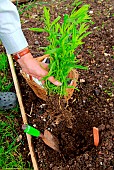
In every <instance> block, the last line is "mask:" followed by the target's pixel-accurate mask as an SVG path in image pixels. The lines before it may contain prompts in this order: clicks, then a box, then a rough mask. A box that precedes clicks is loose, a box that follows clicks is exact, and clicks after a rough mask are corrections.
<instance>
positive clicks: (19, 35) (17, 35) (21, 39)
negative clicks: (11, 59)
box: [0, 29, 28, 54]
mask: <svg viewBox="0 0 114 170" xmlns="http://www.w3.org/2000/svg"><path fill="white" fill-rule="evenodd" d="M0 38H1V40H2V43H3V45H4V47H5V49H6V52H7V53H8V54H13V53H16V52H18V51H21V50H22V49H24V48H26V47H27V46H28V43H27V41H26V38H25V36H24V34H23V32H22V30H21V29H18V30H17V31H15V32H13V33H11V34H2V36H0Z"/></svg>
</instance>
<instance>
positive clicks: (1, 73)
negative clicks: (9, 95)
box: [0, 53, 13, 92]
mask: <svg viewBox="0 0 114 170" xmlns="http://www.w3.org/2000/svg"><path fill="white" fill-rule="evenodd" d="M12 85H13V83H12V82H11V81H10V79H8V61H7V56H6V54H4V53H1V54H0V91H3V92H5V91H9V90H10V89H11V87H12Z"/></svg>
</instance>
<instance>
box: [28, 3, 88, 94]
mask: <svg viewBox="0 0 114 170" xmlns="http://www.w3.org/2000/svg"><path fill="white" fill-rule="evenodd" d="M79 4H80V3H79ZM79 4H78V5H79ZM88 10H89V5H83V6H82V7H81V8H79V9H78V10H76V8H74V9H73V10H72V12H71V14H70V15H68V14H64V18H63V22H62V23H61V24H60V22H59V21H60V19H61V17H60V16H58V17H57V18H55V20H54V21H52V22H51V16H50V11H49V9H48V8H46V7H44V23H45V26H44V28H31V29H30V30H32V31H37V32H47V33H48V37H47V40H48V42H49V45H48V46H47V47H46V48H45V53H46V54H49V55H50V64H49V68H50V70H49V73H48V75H47V76H46V77H44V79H45V81H46V83H45V86H46V88H47V89H48V92H49V93H50V92H53V93H58V94H60V95H66V88H72V87H71V86H68V83H67V81H68V74H69V72H70V71H71V70H72V69H83V70H87V69H88V68H87V67H84V66H82V65H80V64H78V60H77V59H76V56H75V55H74V52H75V51H76V49H77V47H78V46H80V45H81V44H83V42H82V40H83V39H84V38H85V37H86V36H88V35H89V34H90V33H91V32H88V31H87V30H88V28H89V25H90V22H91V18H90V16H89V15H88ZM49 76H54V77H55V79H56V80H58V81H60V82H62V86H61V87H58V86H55V85H53V84H52V83H51V82H50V81H48V78H49Z"/></svg>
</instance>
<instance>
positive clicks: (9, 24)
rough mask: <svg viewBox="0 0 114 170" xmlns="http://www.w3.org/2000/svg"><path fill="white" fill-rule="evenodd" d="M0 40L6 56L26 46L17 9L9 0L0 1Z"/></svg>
mask: <svg viewBox="0 0 114 170" xmlns="http://www.w3.org/2000/svg"><path fill="white" fill-rule="evenodd" d="M0 39H1V41H2V43H3V45H4V47H5V48H6V52H7V53H8V54H13V53H15V52H18V51H21V50H22V49H24V48H26V47H27V46H28V43H27V41H26V38H25V36H24V34H23V32H22V29H21V24H20V18H19V14H18V11H17V8H16V6H15V5H14V4H13V3H12V2H11V1H10V0H0Z"/></svg>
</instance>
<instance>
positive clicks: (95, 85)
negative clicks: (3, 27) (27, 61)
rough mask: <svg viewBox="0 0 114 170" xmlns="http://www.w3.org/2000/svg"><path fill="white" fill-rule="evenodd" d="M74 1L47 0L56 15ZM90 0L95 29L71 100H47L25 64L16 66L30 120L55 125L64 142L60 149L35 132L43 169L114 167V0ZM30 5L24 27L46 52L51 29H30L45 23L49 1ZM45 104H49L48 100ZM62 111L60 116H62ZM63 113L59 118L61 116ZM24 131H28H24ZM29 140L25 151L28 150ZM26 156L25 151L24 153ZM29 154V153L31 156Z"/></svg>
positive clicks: (36, 52) (34, 45)
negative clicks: (35, 86) (95, 133)
mask: <svg viewBox="0 0 114 170" xmlns="http://www.w3.org/2000/svg"><path fill="white" fill-rule="evenodd" d="M72 3H73V1H72V0H69V1H68V2H67V1H59V0H56V2H55V1H51V2H48V1H45V2H44V3H43V5H46V6H49V7H50V8H51V16H52V19H54V18H55V17H57V15H58V14H59V15H61V16H62V15H63V14H64V13H69V12H71V10H72V9H73V4H72ZM84 3H90V15H91V16H92V20H93V21H94V24H93V25H92V26H91V28H90V31H92V33H91V34H90V35H89V36H88V37H87V38H86V39H85V40H84V41H85V44H84V45H83V48H82V49H81V48H80V49H78V50H79V51H80V52H79V55H78V58H79V60H80V61H81V64H83V65H85V66H88V67H89V69H88V70H87V71H85V70H84V71H80V70H78V72H79V82H78V89H79V91H76V90H75V92H74V93H73V96H72V97H71V99H70V100H69V103H68V106H67V108H66V109H65V107H63V108H64V109H63V110H60V109H59V103H58V101H59V100H58V98H57V97H55V98H54V99H53V98H52V97H51V98H50V97H49V98H48V100H47V101H46V102H44V101H43V100H41V99H39V98H38V97H36V95H35V94H34V92H33V91H32V90H31V88H30V87H29V86H28V84H27V83H26V81H25V80H24V78H23V77H22V75H21V74H20V68H19V66H18V65H17V66H16V72H17V76H18V80H19V83H20V87H21V92H22V97H23V103H24V106H25V110H26V113H27V116H28V122H29V124H30V125H32V126H34V127H36V128H37V129H39V130H40V131H41V132H43V131H44V130H45V129H48V130H49V131H51V133H52V134H54V135H55V136H56V137H57V138H58V139H59V142H60V145H59V146H60V151H61V153H58V152H56V151H54V150H52V149H51V148H49V147H48V146H47V145H45V144H44V143H43V141H42V140H41V139H40V138H38V139H37V138H33V143H34V148H35V153H36V156H37V162H38V166H39V169H40V170H41V169H42V170H51V169H52V170H57V169H59V170H67V169H68V170H70V169H71V170H80V169H81V170H86V169H88V170H100V169H107V170H113V168H114V145H113V144H114V52H113V50H114V46H113V45H114V44H113V38H114V37H113V34H112V30H113V27H114V20H113V17H114V13H113V4H112V2H111V0H109V1H92V0H90V1H89V2H88V0H84ZM35 4H36V5H34V6H33V7H32V8H31V9H29V11H28V10H27V11H25V12H23V14H22V15H21V20H22V28H23V31H24V33H25V36H26V38H27V39H28V42H29V45H30V48H31V52H32V54H33V56H34V57H37V56H41V55H43V53H44V51H43V50H41V49H40V47H42V46H46V45H47V41H46V34H45V33H34V32H32V31H28V29H27V28H30V27H42V26H43V25H42V21H41V20H40V19H41V18H42V14H43V10H42V8H43V5H42V3H41V2H39V1H36V3H35ZM42 104H45V105H42ZM58 115H60V116H59V117H57V116H58ZM57 118H58V119H57ZM94 126H95V127H98V128H99V132H100V143H99V146H98V147H95V146H94V143H93V134H92V129H93V127H94ZM21 133H22V132H21ZM27 149H28V148H26V146H25V153H26V152H27ZM23 156H24V154H23ZM26 159H28V160H29V156H28V157H27V156H26Z"/></svg>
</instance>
